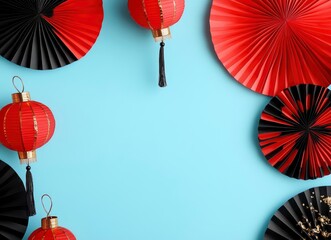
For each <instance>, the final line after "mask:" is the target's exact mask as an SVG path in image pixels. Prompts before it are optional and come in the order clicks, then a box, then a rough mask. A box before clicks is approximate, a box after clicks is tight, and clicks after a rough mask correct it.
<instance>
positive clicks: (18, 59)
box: [0, 0, 103, 70]
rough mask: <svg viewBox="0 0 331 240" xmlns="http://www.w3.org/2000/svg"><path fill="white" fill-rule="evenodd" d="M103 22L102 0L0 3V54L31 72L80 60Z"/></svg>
mask: <svg viewBox="0 0 331 240" xmlns="http://www.w3.org/2000/svg"><path fill="white" fill-rule="evenodd" d="M102 20H103V6H102V0H43V1H41V0H10V1H9V0H0V55H1V56H3V57H5V58H6V59H8V60H9V61H12V62H14V63H16V64H18V65H21V66H24V67H28V68H33V69H40V70H43V69H54V68H58V67H62V66H65V65H67V64H70V63H72V62H74V61H76V60H78V59H80V58H82V57H83V56H84V55H85V54H86V53H87V52H88V51H89V50H90V49H91V48H92V46H93V44H94V43H95V41H96V39H97V37H98V35H99V33H100V29H101V25H102Z"/></svg>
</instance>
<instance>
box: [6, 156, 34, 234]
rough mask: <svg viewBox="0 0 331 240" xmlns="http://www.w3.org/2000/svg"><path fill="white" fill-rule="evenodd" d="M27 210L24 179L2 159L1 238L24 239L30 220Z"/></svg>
mask: <svg viewBox="0 0 331 240" xmlns="http://www.w3.org/2000/svg"><path fill="white" fill-rule="evenodd" d="M27 211H28V210H27V202H26V192H25V188H24V184H23V182H22V180H21V179H20V177H19V176H18V175H17V174H16V172H15V171H14V170H13V169H12V168H11V167H10V166H8V165H7V164H6V163H4V162H3V161H1V160H0V239H4V240H6V239H7V240H21V239H23V236H24V234H25V231H26V228H27V226H28V221H29V217H28V214H27Z"/></svg>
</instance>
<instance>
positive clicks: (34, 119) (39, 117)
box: [0, 76, 55, 216]
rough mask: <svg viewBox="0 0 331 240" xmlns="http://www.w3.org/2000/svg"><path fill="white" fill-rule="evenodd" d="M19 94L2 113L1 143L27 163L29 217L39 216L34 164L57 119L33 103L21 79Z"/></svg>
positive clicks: (13, 95)
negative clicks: (33, 181) (31, 164)
mask: <svg viewBox="0 0 331 240" xmlns="http://www.w3.org/2000/svg"><path fill="white" fill-rule="evenodd" d="M15 79H19V80H20V81H21V83H22V91H19V90H18V89H17V87H16V85H15ZM13 85H14V87H15V88H16V90H17V91H18V93H14V94H12V100H13V103H11V104H8V105H6V106H5V107H3V108H2V109H1V110H0V126H1V127H0V142H1V143H2V144H3V145H4V146H5V147H7V148H9V149H11V150H14V151H17V152H18V157H19V159H20V161H21V163H26V164H27V167H26V170H27V173H26V191H27V201H28V208H29V215H30V216H32V215H35V214H36V211H35V206H34V198H33V183H32V175H31V172H30V170H31V167H30V163H31V162H34V161H36V160H37V157H36V149H37V148H39V147H41V146H43V145H44V144H46V143H47V142H48V141H49V140H50V139H51V137H52V136H53V133H54V128H55V119H54V116H53V114H52V112H51V110H50V109H49V108H48V107H47V106H45V105H44V104H42V103H39V102H36V101H31V99H30V93H29V92H24V85H23V81H22V79H21V78H19V77H17V76H15V77H13Z"/></svg>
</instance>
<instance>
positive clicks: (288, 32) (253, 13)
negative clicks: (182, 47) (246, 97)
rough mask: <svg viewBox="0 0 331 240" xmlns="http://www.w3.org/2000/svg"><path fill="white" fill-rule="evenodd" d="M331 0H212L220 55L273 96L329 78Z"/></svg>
mask: <svg viewBox="0 0 331 240" xmlns="http://www.w3.org/2000/svg"><path fill="white" fill-rule="evenodd" d="M330 15H331V1H329V0H276V1H275V0H272V1H262V0H261V1H256V0H240V1H238V0H213V4H212V8H211V14H210V31H211V36H212V41H213V44H214V48H215V51H216V53H217V56H218V58H219V59H220V61H221V62H222V63H223V65H224V66H225V68H226V69H227V70H228V71H229V72H230V74H231V75H232V76H233V77H234V78H235V79H236V80H237V81H238V82H240V83H241V84H243V85H244V86H246V87H247V88H250V89H251V90H253V91H255V92H258V93H262V94H265V95H269V96H275V95H276V94H277V93H278V92H279V91H281V90H283V89H284V88H287V87H290V86H294V85H298V84H301V83H305V84H308V83H312V84H315V85H321V86H325V87H326V86H328V85H329V84H330V83H331V18H330Z"/></svg>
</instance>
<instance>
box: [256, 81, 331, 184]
mask: <svg viewBox="0 0 331 240" xmlns="http://www.w3.org/2000/svg"><path fill="white" fill-rule="evenodd" d="M258 138H259V141H260V146H261V149H262V152H263V154H264V155H265V157H266V158H267V160H268V162H269V163H270V164H271V165H272V166H273V167H275V168H276V169H278V170H279V171H280V172H281V173H284V174H286V175H288V176H290V177H294V178H298V179H315V178H319V177H323V176H325V175H328V174H330V172H331V92H330V90H328V89H327V88H324V87H320V86H315V85H311V84H309V85H304V84H301V85H298V86H294V87H291V88H287V89H285V90H284V91H282V92H280V93H279V94H278V95H277V96H276V97H274V98H272V99H271V101H270V103H269V104H268V105H267V106H266V108H265V109H264V111H263V112H262V115H261V119H260V124H259V136H258Z"/></svg>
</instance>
